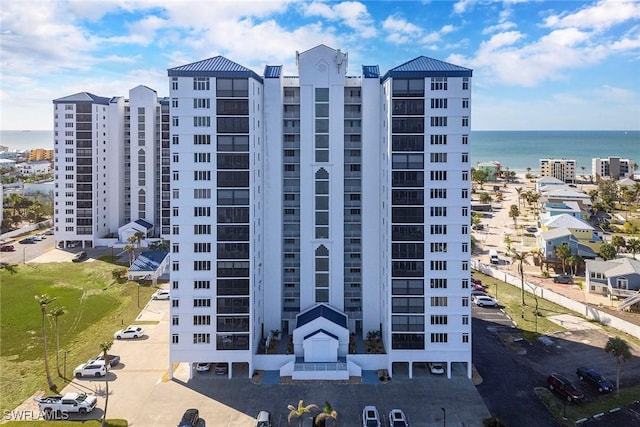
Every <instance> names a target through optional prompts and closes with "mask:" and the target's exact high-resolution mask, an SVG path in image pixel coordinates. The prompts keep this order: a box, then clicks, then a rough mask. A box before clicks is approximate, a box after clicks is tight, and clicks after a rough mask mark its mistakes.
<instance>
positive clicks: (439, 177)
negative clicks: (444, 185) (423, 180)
mask: <svg viewBox="0 0 640 427" xmlns="http://www.w3.org/2000/svg"><path fill="white" fill-rule="evenodd" d="M430 176H431V181H446V180H447V171H439V170H434V171H431V172H430Z"/></svg>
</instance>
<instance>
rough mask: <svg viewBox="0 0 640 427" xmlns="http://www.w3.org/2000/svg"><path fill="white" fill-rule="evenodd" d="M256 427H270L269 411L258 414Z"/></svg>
mask: <svg viewBox="0 0 640 427" xmlns="http://www.w3.org/2000/svg"><path fill="white" fill-rule="evenodd" d="M256 427H271V414H270V413H269V411H260V412H258V416H257V417H256Z"/></svg>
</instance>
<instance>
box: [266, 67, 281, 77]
mask: <svg viewBox="0 0 640 427" xmlns="http://www.w3.org/2000/svg"><path fill="white" fill-rule="evenodd" d="M281 74H282V65H267V66H265V67H264V78H265V79H278V78H280V75H281Z"/></svg>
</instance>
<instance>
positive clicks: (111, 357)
mask: <svg viewBox="0 0 640 427" xmlns="http://www.w3.org/2000/svg"><path fill="white" fill-rule="evenodd" d="M107 357H108V359H109V366H110V367H112V368H113V367H114V366H116V365H117V364H118V363H120V356H117V355H115V354H107ZM96 361H100V362H104V355H103V354H102V353H100V354H99V355H97V356H96V357H94V358H93V359H89V362H87V363H91V362H96Z"/></svg>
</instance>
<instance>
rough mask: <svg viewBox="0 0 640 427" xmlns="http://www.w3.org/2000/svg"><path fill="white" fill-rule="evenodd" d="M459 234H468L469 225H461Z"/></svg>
mask: <svg viewBox="0 0 640 427" xmlns="http://www.w3.org/2000/svg"><path fill="white" fill-rule="evenodd" d="M460 234H469V226H468V225H463V226H462V229H461V232H460Z"/></svg>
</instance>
